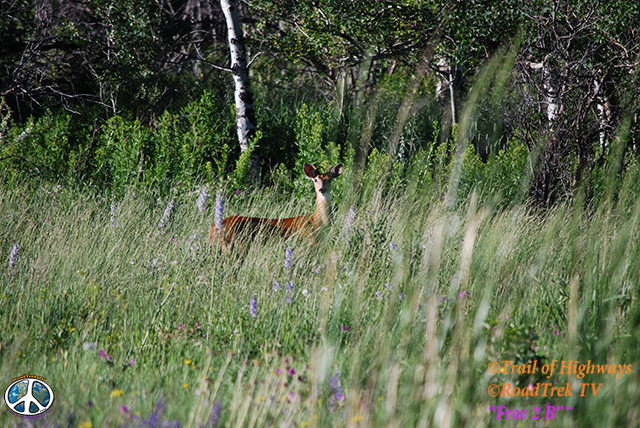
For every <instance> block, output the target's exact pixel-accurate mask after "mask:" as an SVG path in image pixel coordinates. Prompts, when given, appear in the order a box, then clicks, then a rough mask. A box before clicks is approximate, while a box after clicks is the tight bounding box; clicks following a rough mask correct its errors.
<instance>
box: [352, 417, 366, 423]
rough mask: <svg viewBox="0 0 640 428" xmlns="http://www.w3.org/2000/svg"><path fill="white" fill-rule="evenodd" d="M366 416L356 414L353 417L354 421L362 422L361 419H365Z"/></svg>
mask: <svg viewBox="0 0 640 428" xmlns="http://www.w3.org/2000/svg"><path fill="white" fill-rule="evenodd" d="M363 419H364V418H363V417H362V416H355V417H354V418H353V422H360V421H361V420H363Z"/></svg>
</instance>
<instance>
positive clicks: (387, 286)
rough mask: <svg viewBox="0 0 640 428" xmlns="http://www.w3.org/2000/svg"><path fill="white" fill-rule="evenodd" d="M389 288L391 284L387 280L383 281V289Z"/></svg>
mask: <svg viewBox="0 0 640 428" xmlns="http://www.w3.org/2000/svg"><path fill="white" fill-rule="evenodd" d="M390 288H391V284H389V283H388V282H385V284H384V289H385V290H388V289H390Z"/></svg>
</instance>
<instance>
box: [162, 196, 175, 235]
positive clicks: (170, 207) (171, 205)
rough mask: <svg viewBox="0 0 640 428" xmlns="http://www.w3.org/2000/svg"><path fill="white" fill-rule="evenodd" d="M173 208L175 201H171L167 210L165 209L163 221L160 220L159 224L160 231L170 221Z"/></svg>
mask: <svg viewBox="0 0 640 428" xmlns="http://www.w3.org/2000/svg"><path fill="white" fill-rule="evenodd" d="M173 207H174V205H173V201H170V202H169V203H168V204H167V208H165V210H164V214H162V219H160V223H158V229H162V228H163V227H164V224H165V223H166V222H167V220H169V217H170V216H171V213H172V212H173Z"/></svg>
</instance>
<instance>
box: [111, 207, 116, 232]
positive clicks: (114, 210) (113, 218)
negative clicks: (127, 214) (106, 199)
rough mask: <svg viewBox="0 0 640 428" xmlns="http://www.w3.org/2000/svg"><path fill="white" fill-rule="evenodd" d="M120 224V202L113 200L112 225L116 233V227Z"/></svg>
mask: <svg viewBox="0 0 640 428" xmlns="http://www.w3.org/2000/svg"><path fill="white" fill-rule="evenodd" d="M117 226H118V204H117V203H116V201H111V227H112V228H113V233H116V227H117Z"/></svg>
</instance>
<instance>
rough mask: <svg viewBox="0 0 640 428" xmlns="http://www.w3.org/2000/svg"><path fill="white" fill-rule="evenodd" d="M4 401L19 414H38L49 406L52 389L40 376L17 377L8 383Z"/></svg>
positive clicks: (51, 401)
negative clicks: (17, 378)
mask: <svg viewBox="0 0 640 428" xmlns="http://www.w3.org/2000/svg"><path fill="white" fill-rule="evenodd" d="M33 377H35V376H33ZM4 401H5V402H6V403H7V406H8V407H9V409H10V410H11V411H12V412H13V413H15V414H17V415H19V416H38V415H41V414H43V413H45V412H46V411H47V410H49V409H50V408H51V405H52V404H53V390H52V389H51V387H50V386H49V385H47V384H46V383H45V382H44V380H42V378H37V379H34V378H32V377H29V378H26V379H19V380H17V381H15V382H13V383H12V384H11V385H9V388H7V391H6V392H5V393H4Z"/></svg>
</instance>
